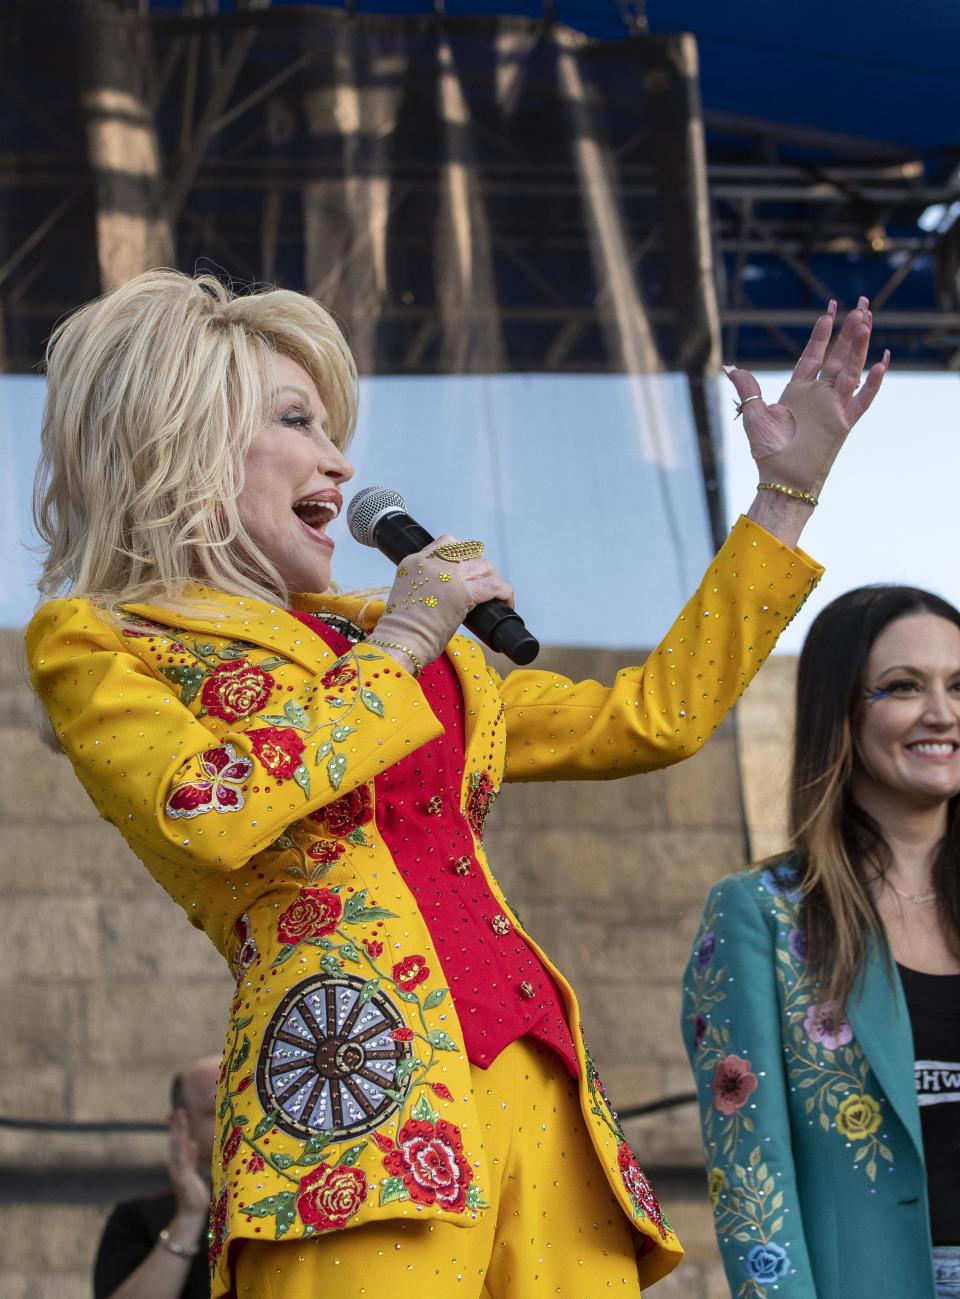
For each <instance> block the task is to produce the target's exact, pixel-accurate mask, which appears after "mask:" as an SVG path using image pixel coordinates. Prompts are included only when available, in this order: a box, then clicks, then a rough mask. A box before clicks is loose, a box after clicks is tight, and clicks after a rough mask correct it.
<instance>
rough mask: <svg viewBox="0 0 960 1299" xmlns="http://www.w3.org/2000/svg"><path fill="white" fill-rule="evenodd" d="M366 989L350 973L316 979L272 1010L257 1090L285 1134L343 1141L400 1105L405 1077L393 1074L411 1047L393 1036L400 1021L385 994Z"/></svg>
mask: <svg viewBox="0 0 960 1299" xmlns="http://www.w3.org/2000/svg"><path fill="white" fill-rule="evenodd" d="M364 984H365V980H363V979H360V978H357V977H356V976H354V975H350V974H341V975H337V976H336V977H332V978H331V977H329V976H326V975H322V976H318V977H315V978H311V979H307V980H305V981H304V982H303V983H299V984H297V986H296V987H295V988H291V990H290V991H289V992H288V993H287V995H286V996H285V997H284V998H283V1000H282V1001H281V1002H280V1005H279V1006H278V1007H277V1009H276V1011H275V1013H274V1015H273V1018H272V1019H271V1021H270V1024H269V1025H268V1027H267V1031H266V1034H265V1036H264V1040H263V1046H262V1047H261V1050H260V1058H259V1061H258V1063H257V1091H258V1092H259V1095H260V1101H261V1104H262V1105H263V1108H264V1110H265V1111H267V1112H268V1113H269V1112H270V1111H271V1110H273V1111H275V1112H276V1124H277V1127H279V1128H281V1129H282V1130H283V1131H284V1132H287V1133H289V1134H290V1135H292V1136H300V1137H309V1136H311V1135H312V1134H313V1133H314V1132H317V1131H325V1132H327V1133H329V1134H330V1136H331V1138H332V1139H333V1140H346V1139H347V1138H350V1137H356V1136H361V1135H362V1134H363V1133H365V1132H370V1131H371V1130H372V1129H373V1128H376V1127H379V1126H380V1125H381V1124H382V1123H384V1122H385V1121H386V1120H387V1119H388V1118H389V1117H390V1115H391V1114H392V1113H393V1112H394V1111H395V1110H397V1109H399V1107H400V1105H401V1104H402V1103H403V1100H404V1099H405V1096H406V1092H407V1091H408V1090H409V1087H410V1077H409V1074H407V1076H406V1077H405V1076H404V1073H401V1079H402V1081H401V1082H398V1081H397V1078H396V1075H397V1069H398V1067H399V1066H400V1064H401V1062H402V1061H404V1060H407V1059H408V1058H409V1056H410V1044H409V1043H407V1042H397V1041H395V1040H394V1038H393V1036H392V1034H393V1032H394V1030H396V1029H398V1028H403V1026H404V1021H403V1019H402V1017H401V1015H400V1013H399V1011H398V1010H397V1008H396V1007H395V1006H394V1004H393V1003H392V1002H391V1001H390V999H389V998H388V997H387V996H385V995H384V993H383V992H380V991H376V992H374V993H373V995H372V996H362V995H361V990H362V989H363V988H364ZM367 991H368V992H369V985H367Z"/></svg>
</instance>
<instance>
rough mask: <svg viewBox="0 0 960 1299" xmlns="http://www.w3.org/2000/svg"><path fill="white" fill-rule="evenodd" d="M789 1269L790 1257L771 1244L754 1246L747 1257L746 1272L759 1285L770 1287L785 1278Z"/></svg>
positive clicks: (784, 1251) (777, 1246)
mask: <svg viewBox="0 0 960 1299" xmlns="http://www.w3.org/2000/svg"><path fill="white" fill-rule="evenodd" d="M789 1267H790V1256H789V1255H788V1253H787V1251H786V1250H785V1249H781V1247H780V1246H779V1245H774V1244H773V1243H772V1242H770V1243H769V1244H766V1245H754V1247H753V1249H752V1250H751V1251H750V1253H749V1254H748V1255H747V1271H748V1272H749V1273H750V1275H751V1276H752V1277H753V1279H754V1281H758V1282H759V1283H760V1284H761V1285H770V1284H772V1282H774V1281H779V1280H780V1278H781V1277H782V1276H785V1275H786V1273H787V1269H788V1268H789Z"/></svg>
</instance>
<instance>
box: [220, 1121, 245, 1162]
mask: <svg viewBox="0 0 960 1299" xmlns="http://www.w3.org/2000/svg"><path fill="white" fill-rule="evenodd" d="M242 1141H243V1129H242V1128H234V1129H233V1131H232V1132H231V1133H230V1135H229V1137H227V1140H226V1142H225V1143H224V1147H223V1166H224V1168H226V1166H227V1164H229V1162H230V1160H231V1159H232V1158H233V1157H234V1155H235V1154H236V1153H237V1151H238V1150H239V1149H240V1144H241V1142H242Z"/></svg>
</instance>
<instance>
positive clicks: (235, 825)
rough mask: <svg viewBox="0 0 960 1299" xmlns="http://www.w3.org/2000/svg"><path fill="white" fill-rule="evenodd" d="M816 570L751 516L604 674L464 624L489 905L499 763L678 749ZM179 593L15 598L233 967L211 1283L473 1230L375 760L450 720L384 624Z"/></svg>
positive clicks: (428, 957)
mask: <svg viewBox="0 0 960 1299" xmlns="http://www.w3.org/2000/svg"><path fill="white" fill-rule="evenodd" d="M820 572H821V570H820V569H819V568H818V567H817V566H816V565H815V564H814V563H813V562H812V561H811V560H809V559H808V558H807V556H805V555H804V554H803V553H802V552H800V551H793V550H790V549H788V548H787V547H785V546H783V545H781V544H780V543H779V542H778V541H776V540H775V539H774V538H773V537H771V536H770V535H769V534H768V533H766V532H765V531H764V530H763V529H762V528H759V527H757V526H756V525H754V524H752V523H750V522H749V521H747V520H746V519H741V520H740V521H739V522H738V523H737V525H736V526H735V527H734V529H733V531H732V533H731V535H730V537H729V538H728V540H727V542H726V543H725V545H724V547H723V548H722V550H721V551H720V553H719V554H718V556H717V557H716V559H715V560H714V561H713V562H712V563H711V565H710V568H709V569H708V572H707V574H706V576H705V578H704V580H703V582H702V584H701V586H700V589H699V590H698V591H697V593H696V594H695V595H694V596H693V598H692V599H691V600H690V601H689V603H688V604H687V605H686V607H685V608H684V610H683V612H682V613H681V614H680V616H679V618H678V619H677V621H676V622H675V623H674V625H673V627H672V628H671V629H670V632H669V633H668V635H667V636H666V638H665V639H664V640H663V641H662V643H661V644H660V646H659V647H658V648H657V649H656V650H655V651H654V652H653V654H652V655H651V656H650V658H649V659H648V661H647V662H646V664H645V665H644V666H642V667H629V668H625V669H624V670H623V671H621V672H620V673H619V674H618V676H617V678H616V681H615V684H614V685H613V686H612V687H608V686H603V685H600V684H599V683H597V682H595V681H581V682H573V681H570V680H567V679H566V678H563V677H561V676H559V675H556V674H554V673H551V672H542V671H529V670H523V671H515V672H511V673H510V674H509V675H508V676H506V677H505V678H504V679H502V680H501V679H500V678H499V677H498V675H497V674H496V673H495V672H494V671H493V669H492V668H490V667H489V666H488V665H487V664H486V663H485V661H484V658H483V655H482V653H481V651H480V649H479V648H478V647H477V646H476V645H475V644H474V643H473V642H472V641H470V640H468V639H465V638H463V637H459V636H458V637H455V638H454V640H453V641H452V642H451V645H450V647H449V649H448V651H447V652H448V654H449V656H450V661H451V663H452V665H453V668H454V669H455V672H456V675H457V679H458V681H459V685H460V689H461V691H462V695H463V702H464V717H465V730H466V733H465V749H466V761H465V766H464V777H463V785H462V789H461V807H462V809H463V810H464V813H465V814H466V816H467V819H468V821H469V822H470V824H471V826H472V827H473V830H474V833H475V836H476V855H477V859H478V861H479V862H480V865H481V869H482V870H483V871H484V873H485V874H486V876H487V878H488V881H489V883H490V885H491V888H492V890H493V893H494V895H495V897H496V898H497V899H498V901H499V902H500V903H501V905H503V906H504V907H505V906H506V902H505V899H504V897H503V894H502V892H501V891H500V889H499V887H498V885H497V883H496V881H495V880H494V879H493V877H492V876H491V875H490V874H489V868H488V866H487V863H486V858H485V856H484V852H483V846H482V842H481V840H480V835H481V833H482V822H483V812H484V811H485V809H486V807H487V805H488V804H489V801H490V800H491V798H492V797H493V795H494V794H495V792H496V790H497V789H498V788H499V786H500V784H501V781H502V780H569V779H586V778H595V777H596V778H610V777H617V776H627V775H631V774H634V773H637V772H643V771H648V770H652V769H655V768H658V767H664V766H667V765H669V764H671V763H674V762H677V761H679V760H681V759H683V758H685V757H688V756H689V755H690V754H692V753H694V752H695V751H696V750H697V749H698V748H699V747H700V746H701V745H702V744H703V743H705V741H706V740H707V739H708V738H709V737H710V735H711V734H712V733H713V731H714V730H715V729H716V727H717V726H718V725H719V723H720V721H721V720H722V719H723V717H724V715H725V714H726V713H727V711H728V710H729V709H730V707H731V706H732V705H733V704H734V703H735V702H736V700H737V698H738V697H739V695H740V693H741V691H742V690H743V688H744V687H745V686H746V684H747V683H748V682H749V680H750V679H751V677H752V676H753V674H754V673H755V672H756V670H757V668H758V667H759V666H760V664H761V663H762V662H763V660H764V658H765V657H766V655H767V653H768V652H769V650H770V648H771V647H772V645H773V644H774V642H775V640H776V638H777V636H778V634H779V633H780V631H781V630H782V629H783V627H784V626H785V625H786V623H787V622H788V621H789V620H790V618H791V617H792V616H793V615H794V614H795V612H796V611H797V609H798V607H799V606H800V604H801V603H802V602H803V600H804V599H805V598H806V596H807V594H808V593H809V591H810V590H811V588H812V587H813V585H814V584H815V583H816V581H817V580H818V579H819V576H820ZM194 598H197V599H200V600H203V601H204V602H208V603H209V607H210V612H209V614H204V615H202V616H197V615H192V616H184V615H175V614H173V613H171V611H170V610H167V609H164V608H162V607H155V606H152V605H129V606H125V607H124V609H122V610H121V611H120V612H119V613H111V614H108V613H106V612H104V611H102V610H99V609H96V608H94V607H93V606H92V605H91V604H90V602H89V601H86V600H83V599H70V598H68V599H62V600H53V601H51V602H49V603H48V604H46V605H44V606H42V607H41V608H40V609H39V610H38V612H37V614H36V615H35V617H34V619H33V621H32V622H31V624H30V627H29V629H28V632H27V652H28V658H29V662H30V670H31V676H32V680H33V683H34V687H35V689H36V691H37V693H38V695H39V697H40V699H41V701H42V702H43V704H44V706H45V708H46V709H47V712H48V713H49V715H50V718H51V721H52V723H53V725H54V728H55V730H56V732H57V734H58V736H59V738H60V741H61V743H62V745H63V748H64V750H65V751H66V753H67V754H68V755H69V757H70V760H71V762H72V764H73V767H74V770H75V771H76V774H77V776H78V777H79V779H80V781H81V782H82V783H83V785H84V787H85V788H86V790H87V791H88V793H89V794H90V797H91V798H92V799H93V801H94V803H95V805H96V807H97V809H98V811H99V812H100V814H101V815H102V816H103V817H105V818H106V819H107V820H108V821H110V822H112V824H114V825H115V826H116V827H117V828H118V829H119V830H120V832H121V833H122V834H123V836H124V838H125V839H126V840H127V841H128V843H129V844H130V845H131V847H132V848H133V849H134V851H135V852H136V853H137V854H138V856H139V857H140V858H141V859H142V860H143V862H144V864H145V865H146V866H147V868H148V869H149V870H150V872H151V873H152V874H153V876H154V877H155V878H156V879H157V880H158V882H159V883H160V884H161V885H162V886H163V888H165V889H166V890H167V892H168V893H169V894H170V895H171V897H173V898H174V900H175V901H176V902H177V903H179V905H180V906H181V907H182V908H183V909H184V911H185V912H186V913H187V915H188V917H189V918H190V920H191V922H192V923H193V924H194V925H196V926H197V927H199V928H202V929H204V930H205V931H206V933H207V934H208V936H209V937H210V939H211V941H212V942H213V943H214V945H215V946H216V947H217V949H218V950H219V951H220V952H221V953H222V954H223V956H224V957H225V958H226V959H227V960H228V961H229V962H230V964H231V966H232V968H233V970H234V972H235V974H236V976H237V989H236V995H235V997H234V1000H233V1003H232V1005H231V1007H230V1018H229V1028H228V1034H227V1042H226V1048H225V1053H224V1061H223V1069H222V1074H221V1085H220V1092H219V1097H218V1113H219V1133H220V1139H219V1143H218V1147H217V1152H216V1154H215V1158H214V1170H213V1172H214V1182H213V1190H214V1200H213V1205H214V1207H213V1214H212V1222H211V1233H210V1262H211V1267H212V1268H213V1287H212V1294H213V1296H214V1299H217V1296H222V1295H225V1294H228V1293H229V1291H230V1267H229V1249H228V1248H225V1246H227V1244H228V1242H230V1241H237V1240H240V1239H242V1238H257V1237H259V1238H260V1239H263V1236H264V1235H265V1234H267V1235H269V1236H271V1237H274V1238H287V1239H289V1240H291V1241H296V1240H299V1239H302V1238H304V1237H309V1236H312V1235H314V1234H316V1233H319V1232H326V1231H331V1230H337V1229H342V1228H345V1227H352V1226H355V1225H358V1224H361V1223H363V1222H367V1221H371V1220H378V1221H379V1220H382V1219H387V1218H409V1217H412V1216H414V1215H420V1216H421V1217H424V1218H437V1219H440V1220H443V1221H447V1222H451V1223H456V1224H459V1225H461V1226H463V1227H467V1228H469V1226H470V1225H471V1224H472V1223H473V1222H475V1221H476V1220H477V1219H478V1217H479V1215H481V1214H483V1213H484V1211H485V1209H486V1203H485V1200H484V1186H485V1185H487V1184H488V1169H487V1164H486V1157H485V1153H484V1145H483V1134H482V1131H481V1130H480V1124H479V1120H478V1117H477V1112H476V1109H475V1107H474V1104H473V1102H472V1100H471V1082H470V1071H469V1064H468V1061H467V1058H466V1055H465V1053H464V1050H463V1046H462V1037H461V1032H460V1027H459V1024H458V1022H457V1016H456V1013H455V1010H454V1008H453V1006H452V1003H451V998H450V995H449V991H448V989H447V988H446V987H444V986H443V982H442V975H441V973H440V972H441V965H440V961H439V959H438V958H437V954H436V951H435V950H434V948H433V944H432V942H431V939H430V935H429V933H428V931H427V928H426V925H425V924H424V922H423V920H422V918H421V916H420V914H419V912H418V909H417V906H416V904H415V902H414V899H413V897H412V895H411V893H410V892H409V890H408V889H407V887H406V885H405V884H404V882H403V879H402V877H401V875H400V872H399V871H398V869H397V868H396V866H395V865H394V863H393V861H392V858H391V856H390V854H389V852H388V850H387V848H386V846H385V844H384V843H383V841H382V839H381V838H380V837H379V836H378V833H377V828H376V818H375V816H374V815H373V811H374V809H373V800H374V794H373V785H372V782H373V780H374V778H375V777H376V776H377V774H378V773H379V772H381V771H383V770H384V769H385V768H387V767H389V766H391V765H392V764H393V763H395V762H397V761H398V760H399V759H401V758H403V757H404V756H406V755H407V754H409V753H411V752H412V751H413V750H415V749H416V748H418V747H419V746H421V745H424V744H426V743H428V742H429V741H430V740H431V739H433V738H435V737H436V736H437V735H438V734H439V733H440V730H441V728H440V723H439V722H438V721H437V719H436V718H435V716H434V714H433V713H432V711H431V709H430V707H429V706H428V704H427V703H426V701H425V699H424V697H423V695H422V693H421V690H420V687H419V686H418V684H417V682H416V681H415V680H414V678H413V677H412V676H411V675H409V674H408V673H407V672H405V671H403V670H402V669H401V668H400V667H399V666H398V665H397V664H396V663H395V662H394V661H393V660H392V659H390V658H388V657H387V656H385V655H383V654H382V653H381V651H379V650H377V649H376V648H375V647H374V646H368V645H365V644H364V643H363V642H362V641H361V642H360V643H359V644H357V645H356V646H354V647H352V648H351V650H350V651H349V652H348V653H347V654H345V655H343V656H342V657H341V658H339V659H337V658H336V657H335V656H334V654H333V653H332V652H331V651H330V650H329V649H328V648H327V646H326V644H325V643H324V641H323V640H322V639H321V638H320V637H319V636H316V635H314V634H313V633H312V632H310V631H308V630H307V629H305V628H304V627H303V626H302V624H301V623H300V622H299V621H298V620H297V619H295V618H294V617H293V616H291V614H290V613H288V612H286V611H284V610H282V609H278V608H271V607H269V606H268V605H266V604H263V603H261V602H259V601H257V600H245V599H240V598H238V597H235V596H228V595H224V594H223V593H221V592H212V591H205V592H204V591H200V592H195V593H194ZM297 605H298V607H300V608H304V609H310V610H317V611H324V612H325V613H327V614H330V613H333V614H337V615H340V616H343V617H345V618H349V619H353V620H358V619H360V618H361V617H362V618H363V619H364V625H365V626H366V627H371V626H372V625H374V623H375V621H376V618H377V616H378V614H379V611H380V609H379V607H377V606H374V607H372V608H371V609H369V610H367V609H364V608H363V602H362V601H360V600H358V599H356V598H351V597H343V596H321V597H318V596H307V597H302V598H300V599H298V601H297ZM361 611H362V612H361ZM521 932H522V930H521ZM527 941H528V942H529V943H530V946H531V947H532V949H533V950H534V951H535V952H537V954H538V955H539V956H540V957H541V958H542V959H543V960H544V962H545V964H546V967H547V969H548V970H549V971H550V973H551V975H552V977H553V978H554V979H555V981H556V984H557V986H558V988H559V989H560V993H561V996H562V998H563V1000H564V1003H565V1006H566V1011H567V1016H568V1022H569V1024H570V1027H571V1031H572V1033H573V1036H574V1040H575V1047H576V1052H577V1058H578V1060H579V1063H580V1073H581V1078H580V1099H581V1104H582V1108H583V1113H584V1119H585V1122H586V1125H587V1128H588V1130H589V1131H590V1133H591V1135H592V1139H593V1142H594V1145H595V1148H596V1151H597V1155H598V1157H599V1159H600V1162H601V1164H602V1166H603V1167H604V1169H605V1170H606V1172H607V1176H608V1178H609V1181H610V1184H611V1186H612V1187H613V1190H614V1193H615V1195H616V1196H617V1198H618V1199H619V1202H620V1203H621V1205H622V1206H623V1209H624V1211H625V1213H627V1215H628V1216H629V1217H630V1219H631V1221H632V1222H633V1223H634V1224H635V1226H636V1228H637V1230H638V1232H639V1233H640V1234H641V1236H642V1237H643V1238H644V1239H643V1240H641V1241H639V1242H638V1254H639V1255H640V1261H639V1268H640V1279H641V1283H642V1284H644V1285H649V1284H651V1283H652V1282H654V1281H656V1280H657V1279H658V1278H659V1277H661V1276H663V1275H665V1274H666V1273H667V1272H669V1271H670V1270H671V1269H672V1268H673V1267H675V1266H676V1264H677V1262H678V1261H679V1258H680V1256H681V1254H682V1249H681V1246H680V1243H679V1241H678V1240H677V1238H676V1236H675V1235H674V1234H673V1232H672V1230H671V1229H670V1227H669V1224H668V1223H667V1222H666V1221H665V1220H664V1218H663V1216H662V1214H661V1213H660V1210H659V1206H658V1205H657V1201H656V1197H655V1196H654V1195H653V1192H652V1191H651V1189H650V1187H649V1183H648V1182H647V1180H646V1178H645V1177H644V1175H643V1173H642V1171H641V1169H640V1167H639V1165H638V1163H637V1161H636V1159H635V1158H634V1156H633V1154H632V1152H631V1151H630V1148H629V1146H628V1145H627V1144H626V1141H625V1140H624V1137H623V1133H622V1131H621V1129H620V1126H619V1124H618V1122H617V1119H616V1116H615V1115H614V1114H613V1113H612V1111H611V1110H610V1108H609V1105H608V1103H607V1101H606V1098H605V1095H604V1093H603V1089H602V1086H601V1085H600V1083H599V1080H598V1078H597V1074H596V1070H595V1068H594V1066H593V1063H592V1061H591V1060H590V1058H589V1056H588V1054H587V1053H586V1050H585V1047H584V1045H583V1042H582V1038H581V1032H580V1013H579V1009H578V1006H577V1001H576V997H575V996H574V993H573V991H572V989H571V988H570V985H569V984H568V983H567V982H566V980H565V979H564V978H563V976H562V975H561V974H560V973H559V971H558V970H557V969H556V967H555V966H554V965H552V963H551V962H550V961H549V960H548V959H547V958H546V956H545V955H544V954H543V953H542V952H541V951H540V949H539V947H538V946H537V945H536V943H535V942H533V940H531V939H529V938H528V939H527ZM424 970H426V971H428V974H427V975H426V976H424Z"/></svg>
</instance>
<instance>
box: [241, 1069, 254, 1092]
mask: <svg viewBox="0 0 960 1299" xmlns="http://www.w3.org/2000/svg"><path fill="white" fill-rule="evenodd" d="M252 1082H253V1074H252V1073H248V1074H247V1076H246V1078H241V1079H240V1081H239V1082H238V1083H237V1095H238V1096H239V1095H240V1093H241V1092H245V1091H246V1090H247V1088H248V1087H249V1086H250V1084H251V1083H252Z"/></svg>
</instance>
